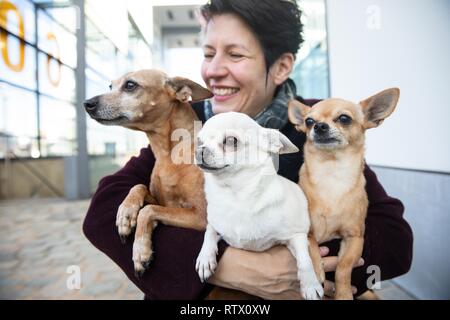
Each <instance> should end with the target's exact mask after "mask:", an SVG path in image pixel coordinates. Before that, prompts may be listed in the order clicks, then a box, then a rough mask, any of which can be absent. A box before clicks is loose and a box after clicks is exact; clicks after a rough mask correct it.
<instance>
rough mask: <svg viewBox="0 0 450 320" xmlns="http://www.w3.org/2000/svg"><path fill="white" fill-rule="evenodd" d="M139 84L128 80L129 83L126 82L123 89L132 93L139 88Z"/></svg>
mask: <svg viewBox="0 0 450 320" xmlns="http://www.w3.org/2000/svg"><path fill="white" fill-rule="evenodd" d="M137 86H138V85H137V83H136V82H134V81H131V80H128V81H127V82H125V84H124V86H123V88H124V89H125V91H128V92H132V91H134V90H135V89H136V88H137Z"/></svg>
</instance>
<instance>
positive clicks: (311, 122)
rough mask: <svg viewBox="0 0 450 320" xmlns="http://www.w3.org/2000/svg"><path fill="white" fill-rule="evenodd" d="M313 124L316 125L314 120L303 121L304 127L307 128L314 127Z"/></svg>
mask: <svg viewBox="0 0 450 320" xmlns="http://www.w3.org/2000/svg"><path fill="white" fill-rule="evenodd" d="M314 123H316V122H315V121H314V119H312V118H307V119H306V120H305V125H306V127H308V128H310V127H312V126H313V125H314Z"/></svg>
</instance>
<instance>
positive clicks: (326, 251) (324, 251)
mask: <svg viewBox="0 0 450 320" xmlns="http://www.w3.org/2000/svg"><path fill="white" fill-rule="evenodd" d="M319 249H320V255H322V256H325V255H327V254H328V252H330V249H328V247H320V248H319Z"/></svg>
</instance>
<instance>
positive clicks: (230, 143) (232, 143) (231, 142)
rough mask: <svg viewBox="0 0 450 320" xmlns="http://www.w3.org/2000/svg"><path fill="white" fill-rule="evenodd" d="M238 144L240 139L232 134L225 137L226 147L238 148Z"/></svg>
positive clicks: (224, 143)
mask: <svg viewBox="0 0 450 320" xmlns="http://www.w3.org/2000/svg"><path fill="white" fill-rule="evenodd" d="M237 145H238V139H237V138H235V137H232V136H229V137H226V138H225V139H223V146H224V147H229V148H231V147H232V148H234V149H235V150H236V148H237Z"/></svg>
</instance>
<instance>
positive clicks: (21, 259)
mask: <svg viewBox="0 0 450 320" xmlns="http://www.w3.org/2000/svg"><path fill="white" fill-rule="evenodd" d="M88 205H89V201H75V202H73V201H71V202H68V201H64V200H61V199H36V200H32V199H27V200H11V201H1V202H0V232H1V233H0V299H142V298H143V294H142V293H141V292H140V291H139V290H138V289H137V288H136V286H135V285H134V284H133V283H132V282H131V281H129V280H128V278H127V277H126V276H125V274H124V273H123V272H122V271H121V270H120V269H119V267H117V266H116V265H115V264H114V263H112V262H111V260H110V259H109V258H108V257H107V256H105V255H104V254H103V253H101V252H100V251H98V250H97V249H96V248H94V247H93V246H92V245H91V244H90V242H89V241H88V240H87V239H86V238H85V237H84V235H83V233H82V229H81V228H82V221H83V218H84V215H85V213H86V211H87V208H88ZM71 265H76V266H79V268H80V269H79V270H80V275H81V283H80V285H81V286H80V289H79V290H77V289H76V288H75V289H68V287H67V284H66V282H67V281H68V280H69V284H70V283H72V284H76V282H75V283H74V282H71V281H70V280H73V279H74V278H73V277H72V278H70V277H71V276H72V275H74V273H73V272H74V271H71V270H69V271H70V273H68V267H69V266H71ZM72 288H73V286H72Z"/></svg>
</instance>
